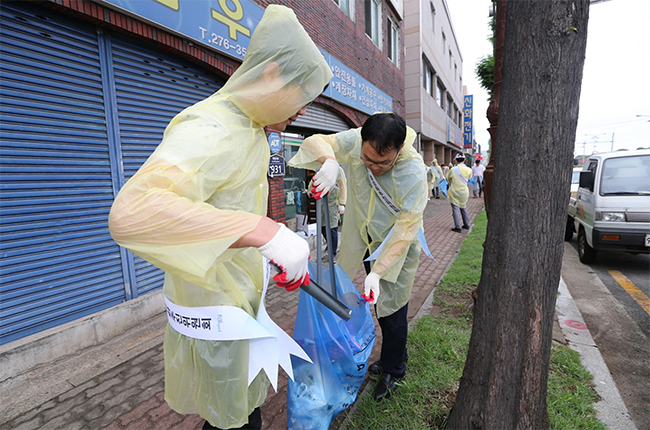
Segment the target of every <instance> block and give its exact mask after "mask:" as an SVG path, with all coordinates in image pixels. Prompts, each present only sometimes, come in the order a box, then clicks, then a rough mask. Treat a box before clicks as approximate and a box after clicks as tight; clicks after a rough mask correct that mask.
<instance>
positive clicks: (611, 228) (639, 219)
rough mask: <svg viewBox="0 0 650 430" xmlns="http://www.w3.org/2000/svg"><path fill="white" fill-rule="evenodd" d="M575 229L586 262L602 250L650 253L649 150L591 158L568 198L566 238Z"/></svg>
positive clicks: (591, 260)
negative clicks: (570, 196) (574, 195)
mask: <svg viewBox="0 0 650 430" xmlns="http://www.w3.org/2000/svg"><path fill="white" fill-rule="evenodd" d="M574 232H577V233H578V255H579V257H580V261H581V262H583V263H585V264H589V263H593V262H594V260H595V259H596V254H597V252H600V251H624V252H630V253H633V254H640V253H643V254H648V253H650V150H641V151H618V152H609V153H603V154H594V155H592V156H591V157H589V159H588V160H587V162H586V163H585V166H584V170H582V171H581V172H580V181H579V186H578V191H577V193H576V197H575V198H573V197H572V198H571V200H570V203H569V214H568V219H567V225H566V230H565V235H564V239H565V240H566V241H570V240H571V239H572V238H573V233H574Z"/></svg>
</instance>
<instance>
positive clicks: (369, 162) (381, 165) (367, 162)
mask: <svg viewBox="0 0 650 430" xmlns="http://www.w3.org/2000/svg"><path fill="white" fill-rule="evenodd" d="M398 156H399V151H397V154H395V158H393V160H392V161H391V162H390V163H377V162H376V161H372V160H368V159H367V158H364V157H363V155H361V156H360V158H361V161H363V162H364V164H365V165H366V166H368V167H370V166H377V167H379V168H381V169H388V168H391V167H393V165H394V164H395V161H396V160H397V157H398Z"/></svg>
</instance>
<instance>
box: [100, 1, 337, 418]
mask: <svg viewBox="0 0 650 430" xmlns="http://www.w3.org/2000/svg"><path fill="white" fill-rule="evenodd" d="M332 76H333V75H332V72H331V71H330V69H329V66H328V64H327V62H326V61H325V59H324V57H323V55H322V54H321V53H320V52H319V50H318V48H317V47H316V46H315V45H314V43H313V42H312V40H311V39H310V38H309V36H308V35H307V33H306V32H305V30H304V29H303V27H302V26H301V25H300V23H299V22H298V20H297V18H296V16H295V14H294V13H293V11H292V10H291V9H288V8H286V7H284V6H277V5H270V6H268V7H267V9H266V11H265V13H264V16H263V17H262V19H261V21H260V22H259V24H258V26H257V28H256V29H255V32H254V34H253V36H252V37H251V41H250V44H249V47H248V51H247V54H246V58H245V59H244V61H243V63H242V64H241V66H240V67H239V68H238V69H237V71H236V72H235V73H234V74H233V75H232V77H231V78H230V79H229V80H228V81H227V82H226V84H225V85H224V86H223V88H222V89H220V90H219V91H218V92H216V93H215V94H213V95H212V96H210V97H208V98H207V99H205V100H203V101H201V102H199V103H197V104H195V105H193V106H191V107H188V108H187V109H185V110H184V111H182V112H181V113H179V114H178V115H177V116H176V117H174V118H173V119H172V121H171V122H170V124H169V125H168V126H167V128H166V130H165V133H164V136H163V140H162V142H161V143H160V145H159V146H158V148H157V149H156V150H155V151H154V153H153V154H152V155H151V156H150V157H149V159H148V160H147V161H146V162H145V163H144V165H143V166H142V167H141V168H140V170H138V172H137V173H136V174H135V175H134V176H133V177H132V178H131V179H130V180H129V181H128V182H127V183H126V184H125V185H124V187H123V188H122V190H121V191H120V192H119V194H118V196H117V197H116V199H115V202H114V204H113V207H112V209H111V213H110V217H109V228H110V231H111V234H112V236H113V238H114V239H115V241H116V242H117V243H118V244H120V245H121V246H124V247H126V248H127V249H129V250H131V251H132V252H133V253H135V254H137V255H139V256H140V257H142V258H144V259H146V260H147V261H149V262H150V263H152V264H154V265H156V266H157V267H159V268H161V269H163V270H164V271H165V272H166V273H165V284H164V296H165V300H166V303H167V306H168V308H167V312H168V315H169V316H170V319H169V321H170V324H168V325H167V329H166V331H165V338H164V362H165V400H166V401H167V402H168V403H169V405H170V406H171V408H172V409H174V410H175V411H177V412H179V413H183V414H199V415H201V416H202V417H203V418H205V419H206V420H207V421H206V423H205V427H204V428H240V426H242V425H246V423H247V422H248V423H249V424H247V427H245V428H260V427H261V415H260V410H259V406H260V405H261V404H262V403H263V402H264V400H265V398H266V395H267V391H268V388H269V379H268V377H267V375H266V374H265V373H264V372H259V373H255V372H252V373H254V374H251V375H249V374H248V373H249V360H250V362H254V361H255V360H253V359H254V358H263V357H252V356H249V343H250V345H251V347H252V346H253V341H252V340H249V339H252V338H253V337H252V336H251V337H246V336H247V335H246V333H244V334H243V335H242V336H243V337H242V336H240V337H236V338H235V339H238V340H205V339H202V338H195V337H192V336H190V335H184V334H181V333H180V332H179V331H177V330H175V329H174V328H172V325H173V323H174V321H175V319H174V318H176V317H178V316H179V315H181V314H180V313H176V312H175V311H173V310H172V311H170V307H172V309H181V310H183V312H188V313H192V312H195V313H196V312H199V310H202V309H207V312H212V311H213V310H217V309H219V310H220V311H219V312H221V310H224V309H225V311H226V314H228V315H231V314H232V315H236V316H238V317H240V316H241V315H242V314H243V316H244V318H249V316H250V317H252V319H253V320H254V319H255V317H256V315H257V314H258V310H259V309H260V305H261V304H260V302H261V300H262V292H263V289H264V288H265V271H264V264H263V258H262V257H263V256H264V257H266V258H268V259H269V260H272V261H274V262H275V263H276V264H277V265H278V266H280V268H281V269H282V273H281V274H280V275H276V277H275V279H276V280H277V284H278V285H280V286H285V287H287V290H290V289H294V288H297V287H299V286H300V285H304V284H306V283H308V282H309V277H308V274H307V261H308V257H309V246H308V245H307V242H306V241H305V240H303V239H301V238H299V237H298V236H297V235H295V234H294V233H293V232H290V231H289V230H288V229H287V228H286V227H285V226H284V225H281V224H278V223H276V222H274V221H272V220H271V219H269V218H267V217H265V215H266V208H267V200H268V182H267V171H268V165H269V158H270V151H269V145H268V142H267V139H266V135H265V132H264V127H265V126H271V127H272V128H273V129H275V130H280V131H282V130H284V129H285V128H286V127H287V125H289V124H291V122H292V121H295V120H296V118H297V117H298V115H304V114H305V106H306V105H307V104H308V103H310V102H311V101H312V100H313V99H315V98H316V97H317V96H318V95H319V94H320V93H321V92H322V91H323V89H324V88H325V87H326V86H327V85H328V83H329V81H330V80H331V78H332ZM256 248H257V249H256ZM197 315H198V314H197ZM210 315H211V316H212V318H206V319H203V320H201V319H200V318H198V317H197V318H189V317H188V318H187V319H182V321H183V323H186V324H185V325H186V326H189V327H190V328H188V330H190V331H191V329H195V330H196V331H197V332H198V331H199V330H212V332H214V330H215V326H219V327H218V330H217V331H221V329H222V328H223V327H221V325H222V324H226V321H225V320H224V319H222V315H221V314H219V315H216V314H210ZM257 316H258V317H259V315H257ZM206 321H207V323H206ZM247 321H248V320H247ZM195 322H196V324H195ZM190 324H191V325H190ZM174 327H176V326H174ZM181 328H182V327H181ZM241 328H242V327H231V329H232V330H231V331H233V332H236V331H237V330H238V329H241ZM179 330H180V329H179ZM240 331H241V330H240ZM275 369H276V370H277V364H276V366H275ZM276 376H277V375H276ZM249 381H250V383H249ZM213 426H215V427H213Z"/></svg>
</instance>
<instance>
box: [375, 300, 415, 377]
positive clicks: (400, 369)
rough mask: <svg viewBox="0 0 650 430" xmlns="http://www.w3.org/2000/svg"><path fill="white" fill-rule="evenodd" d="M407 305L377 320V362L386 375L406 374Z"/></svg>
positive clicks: (398, 375)
mask: <svg viewBox="0 0 650 430" xmlns="http://www.w3.org/2000/svg"><path fill="white" fill-rule="evenodd" d="M408 307H409V305H408V303H407V304H405V305H404V306H403V307H402V308H401V309H399V310H398V311H396V312H395V313H393V314H391V315H388V316H387V317H383V318H377V321H379V327H381V336H382V341H381V356H380V358H379V361H380V362H381V367H382V369H383V370H384V372H386V373H390V374H391V375H393V376H397V377H400V376H404V374H405V373H406V359H407V358H406V338H407V336H408V322H407V315H408Z"/></svg>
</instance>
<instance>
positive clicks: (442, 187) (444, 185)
mask: <svg viewBox="0 0 650 430" xmlns="http://www.w3.org/2000/svg"><path fill="white" fill-rule="evenodd" d="M438 187H440V191H442V194H444V195H445V196H446V195H447V180H446V179H443V180H442V181H440V183H439V184H438Z"/></svg>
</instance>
